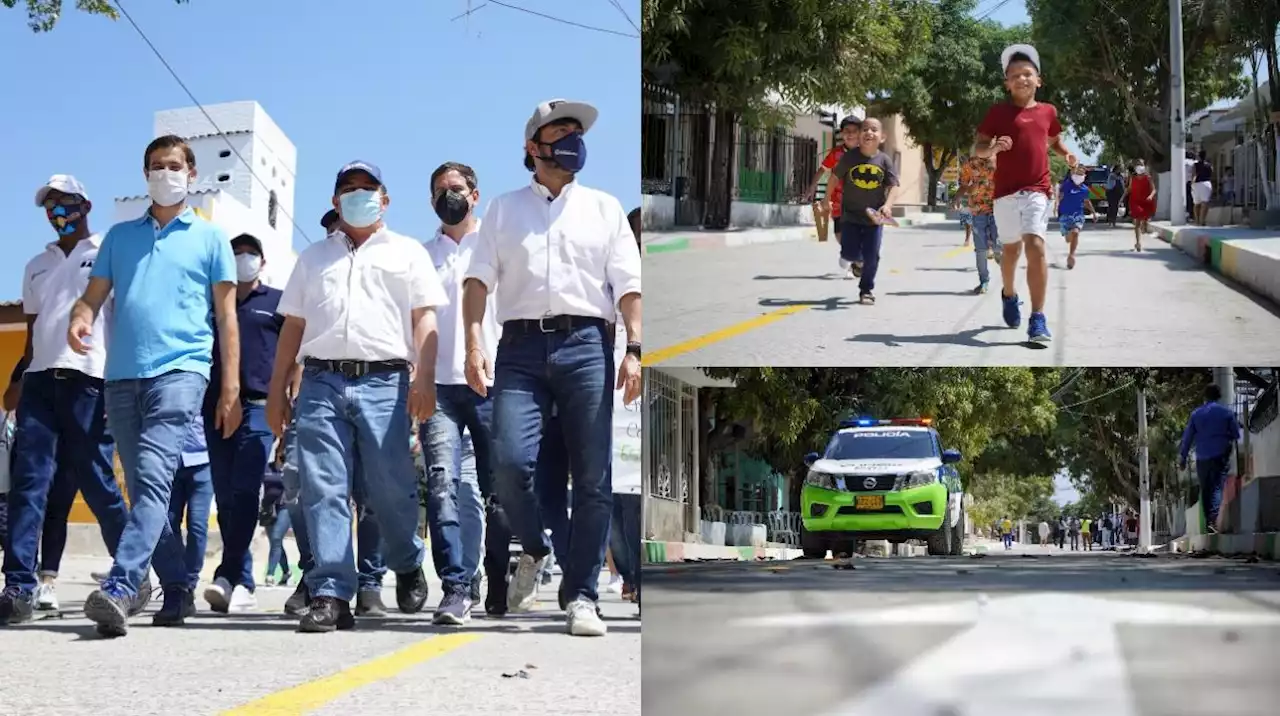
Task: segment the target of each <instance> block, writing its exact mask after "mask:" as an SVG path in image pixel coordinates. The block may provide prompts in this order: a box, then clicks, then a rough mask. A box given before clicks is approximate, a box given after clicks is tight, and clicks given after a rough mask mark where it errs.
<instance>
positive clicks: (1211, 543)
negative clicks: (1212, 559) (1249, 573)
mask: <svg viewBox="0 0 1280 716" xmlns="http://www.w3.org/2000/svg"><path fill="white" fill-rule="evenodd" d="M1173 551H1175V552H1183V553H1186V552H1208V553H1210V554H1220V555H1226V556H1231V555H1257V556H1258V557H1259V558H1261V559H1269V560H1280V533H1276V532H1256V533H1252V534H1238V535H1233V534H1217V535H1191V536H1187V537H1179V538H1178V539H1176V540H1174V541H1173Z"/></svg>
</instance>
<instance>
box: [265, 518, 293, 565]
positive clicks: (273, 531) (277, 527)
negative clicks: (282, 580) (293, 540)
mask: <svg viewBox="0 0 1280 716" xmlns="http://www.w3.org/2000/svg"><path fill="white" fill-rule="evenodd" d="M288 533H289V511H288V510H278V511H276V521H275V522H274V523H272V525H271V527H269V528H267V540H268V541H270V543H271V551H269V552H268V553H267V577H271V576H273V575H274V574H275V573H276V567H281V568H282V569H283V574H284V576H285V577H287V576H288V575H289V554H288V553H287V552H285V551H284V536H285V535H286V534H288Z"/></svg>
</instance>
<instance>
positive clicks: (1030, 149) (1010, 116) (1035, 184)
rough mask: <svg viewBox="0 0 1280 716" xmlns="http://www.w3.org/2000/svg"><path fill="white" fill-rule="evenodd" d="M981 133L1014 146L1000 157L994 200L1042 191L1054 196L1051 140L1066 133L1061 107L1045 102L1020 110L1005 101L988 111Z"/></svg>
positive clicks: (997, 156)
mask: <svg viewBox="0 0 1280 716" xmlns="http://www.w3.org/2000/svg"><path fill="white" fill-rule="evenodd" d="M978 134H983V135H986V136H988V137H991V138H992V139H995V138H996V137H1009V138H1011V139H1013V147H1012V148H1011V149H1008V150H1006V151H1003V152H1001V153H1000V154H998V155H996V173H995V182H994V183H995V192H994V198H996V199H999V198H1000V197H1002V196H1009V195H1010V194H1017V193H1018V192H1020V191H1026V190H1030V191H1038V192H1040V193H1042V194H1047V195H1049V196H1053V190H1052V188H1051V187H1052V182H1051V181H1050V179H1049V139H1050V138H1051V137H1056V136H1058V135H1059V134H1062V125H1061V124H1059V123H1058V108H1057V107H1054V106H1053V105H1051V104H1048V103H1045V102H1037V103H1035V104H1034V105H1032V106H1031V107H1027V108H1023V107H1019V106H1017V105H1016V104H1014V103H1012V102H1001V103H1000V104H997V105H995V106H993V107H992V108H991V109H989V110H987V116H986V117H985V118H983V120H982V124H980V125H978Z"/></svg>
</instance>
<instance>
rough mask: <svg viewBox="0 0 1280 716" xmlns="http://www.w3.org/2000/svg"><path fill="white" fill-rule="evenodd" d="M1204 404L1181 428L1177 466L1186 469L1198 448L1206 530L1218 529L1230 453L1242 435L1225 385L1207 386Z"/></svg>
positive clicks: (1197, 455)
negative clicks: (1227, 403) (1224, 397)
mask: <svg viewBox="0 0 1280 716" xmlns="http://www.w3.org/2000/svg"><path fill="white" fill-rule="evenodd" d="M1204 398H1205V402H1204V405H1201V406H1200V407H1198V408H1196V409H1195V410H1193V411H1192V412H1191V417H1190V418H1189V419H1188V420H1187V427H1186V429H1185V430H1183V432H1182V444H1181V446H1180V447H1179V453H1178V466H1179V467H1180V468H1181V469H1183V470H1185V469H1187V459H1188V456H1189V454H1190V452H1191V448H1192V447H1194V448H1195V451H1196V477H1197V478H1199V484H1200V509H1201V514H1202V515H1203V517H1204V524H1205V530H1206V531H1207V532H1208V533H1209V534H1216V533H1217V532H1218V510H1219V508H1220V507H1221V506H1222V488H1223V486H1224V485H1225V484H1226V481H1227V475H1228V474H1230V472H1231V455H1232V450H1233V449H1234V448H1235V444H1236V441H1237V440H1239V439H1240V420H1239V419H1238V418H1237V417H1236V413H1235V411H1234V410H1232V409H1231V408H1229V407H1227V406H1225V405H1223V404H1222V403H1221V402H1220V401H1221V400H1222V389H1221V388H1219V387H1218V386H1217V385H1213V384H1211V385H1209V386H1206V387H1205V389H1204Z"/></svg>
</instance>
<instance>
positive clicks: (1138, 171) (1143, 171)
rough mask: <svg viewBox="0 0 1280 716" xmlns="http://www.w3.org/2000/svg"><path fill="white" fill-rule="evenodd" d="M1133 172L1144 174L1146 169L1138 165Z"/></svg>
mask: <svg viewBox="0 0 1280 716" xmlns="http://www.w3.org/2000/svg"><path fill="white" fill-rule="evenodd" d="M1133 171H1134V173H1135V174H1146V173H1147V168H1146V167H1144V166H1142V165H1141V164H1139V165H1138V166H1136V167H1134V168H1133Z"/></svg>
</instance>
